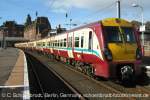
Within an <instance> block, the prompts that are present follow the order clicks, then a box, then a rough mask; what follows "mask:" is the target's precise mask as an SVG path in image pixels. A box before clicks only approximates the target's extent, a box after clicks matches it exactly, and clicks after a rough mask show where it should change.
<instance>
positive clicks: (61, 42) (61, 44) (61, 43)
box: [60, 39, 63, 47]
mask: <svg viewBox="0 0 150 100" xmlns="http://www.w3.org/2000/svg"><path fill="white" fill-rule="evenodd" d="M62 46H63V40H62V39H61V41H60V47H62Z"/></svg>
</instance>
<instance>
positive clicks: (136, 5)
mask: <svg viewBox="0 0 150 100" xmlns="http://www.w3.org/2000/svg"><path fill="white" fill-rule="evenodd" d="M132 7H139V8H140V9H141V20H142V26H141V27H140V31H141V32H142V36H141V39H142V50H143V54H144V31H145V26H144V16H143V11H144V10H143V7H142V6H141V5H138V4H132Z"/></svg>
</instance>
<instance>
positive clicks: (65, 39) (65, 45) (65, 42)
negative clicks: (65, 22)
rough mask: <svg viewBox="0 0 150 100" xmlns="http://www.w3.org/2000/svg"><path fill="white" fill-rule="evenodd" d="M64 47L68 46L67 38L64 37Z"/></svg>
mask: <svg viewBox="0 0 150 100" xmlns="http://www.w3.org/2000/svg"><path fill="white" fill-rule="evenodd" d="M64 47H66V39H64Z"/></svg>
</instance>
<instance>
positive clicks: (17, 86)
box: [0, 85, 26, 88]
mask: <svg viewBox="0 0 150 100" xmlns="http://www.w3.org/2000/svg"><path fill="white" fill-rule="evenodd" d="M19 87H26V86H25V85H12V86H11V85H9V86H7V85H4V86H0V88H19Z"/></svg>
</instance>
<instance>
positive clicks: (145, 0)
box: [0, 0, 150, 28]
mask: <svg viewBox="0 0 150 100" xmlns="http://www.w3.org/2000/svg"><path fill="white" fill-rule="evenodd" d="M116 1H117V0H1V2H0V25H2V24H3V22H5V21H6V20H7V21H16V22H17V23H18V24H24V23H25V20H26V17H27V14H30V15H31V18H32V20H35V18H36V11H37V12H38V16H46V17H48V19H49V21H50V24H51V26H52V28H55V27H56V26H58V24H61V26H62V27H67V28H69V26H67V25H66V24H69V23H70V19H72V22H71V23H72V24H77V26H81V25H84V24H87V23H90V22H94V21H98V20H102V19H104V18H110V17H117V8H116ZM120 1H121V18H124V19H127V20H129V21H131V20H137V21H141V9H140V8H139V7H132V4H138V5H140V6H142V7H143V9H144V10H143V11H144V22H146V21H150V13H149V10H150V7H149V5H150V0H120ZM66 13H67V14H68V17H67V18H66V17H65V15H66ZM72 28H73V26H72Z"/></svg>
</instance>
